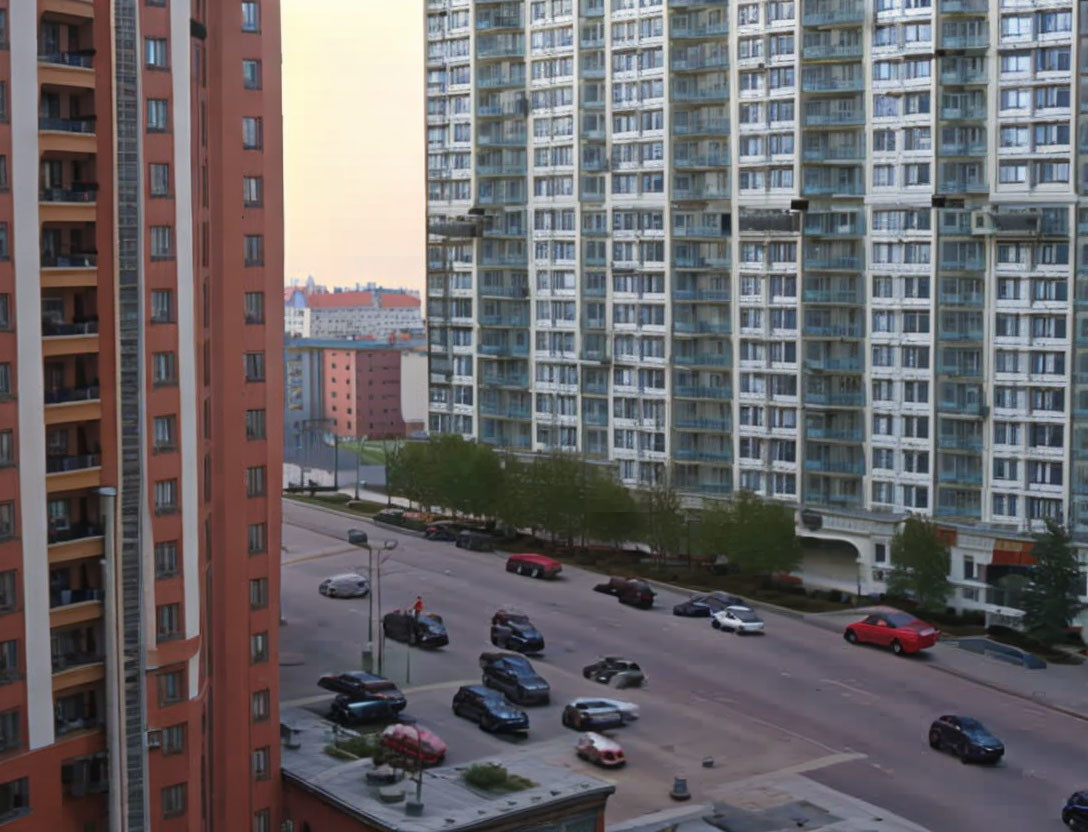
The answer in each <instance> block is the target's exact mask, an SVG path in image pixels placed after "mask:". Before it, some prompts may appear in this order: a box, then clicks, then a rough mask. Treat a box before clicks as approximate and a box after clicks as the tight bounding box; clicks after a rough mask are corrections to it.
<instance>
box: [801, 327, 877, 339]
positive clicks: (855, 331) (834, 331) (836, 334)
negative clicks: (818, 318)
mask: <svg viewBox="0 0 1088 832" xmlns="http://www.w3.org/2000/svg"><path fill="white" fill-rule="evenodd" d="M804 331H805V335H807V336H811V337H815V338H861V337H862V334H863V333H862V326H861V324H805V330H804Z"/></svg>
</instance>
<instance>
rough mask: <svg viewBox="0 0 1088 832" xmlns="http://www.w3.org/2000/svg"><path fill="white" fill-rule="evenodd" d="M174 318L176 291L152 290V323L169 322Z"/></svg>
mask: <svg viewBox="0 0 1088 832" xmlns="http://www.w3.org/2000/svg"><path fill="white" fill-rule="evenodd" d="M173 319H174V293H173V292H172V291H171V290H170V289H152V290H151V323H153V324H168V323H170V322H171V321H172V320H173Z"/></svg>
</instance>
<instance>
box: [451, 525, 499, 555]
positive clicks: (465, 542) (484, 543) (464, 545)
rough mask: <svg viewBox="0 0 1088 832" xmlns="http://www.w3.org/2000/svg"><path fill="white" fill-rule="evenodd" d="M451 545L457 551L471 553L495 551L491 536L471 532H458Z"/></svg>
mask: <svg viewBox="0 0 1088 832" xmlns="http://www.w3.org/2000/svg"><path fill="white" fill-rule="evenodd" d="M453 545H454V546H456V547H457V548H458V549H471V550H472V551H473V552H494V551H495V539H494V538H493V537H492V536H491V535H489V534H484V533H483V532H477V531H471V530H465V531H460V532H458V533H457V538H456V539H455V540H454V541H453Z"/></svg>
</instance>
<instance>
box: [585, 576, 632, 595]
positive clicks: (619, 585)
mask: <svg viewBox="0 0 1088 832" xmlns="http://www.w3.org/2000/svg"><path fill="white" fill-rule="evenodd" d="M629 580H631V579H630V578H609V579H608V580H607V581H605V582H604V583H601V584H597V585H596V586H595V587H593V591H594V592H603V593H604V594H605V595H615V596H617V597H618V596H619V594H620V590H622V589H623V588H624V587H625V586H627V582H628V581H629Z"/></svg>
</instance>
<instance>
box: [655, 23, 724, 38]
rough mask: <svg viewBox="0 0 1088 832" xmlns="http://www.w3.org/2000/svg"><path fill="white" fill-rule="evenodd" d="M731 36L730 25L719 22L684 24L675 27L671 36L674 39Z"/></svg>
mask: <svg viewBox="0 0 1088 832" xmlns="http://www.w3.org/2000/svg"><path fill="white" fill-rule="evenodd" d="M727 34H729V23H728V22H727V21H724V20H722V21H718V22H716V23H702V24H695V23H683V24H678V25H674V26H673V27H672V30H671V31H670V32H669V35H670V36H671V37H672V38H673V39H674V40H676V39H680V38H712V37H716V36H718V35H727Z"/></svg>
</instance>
